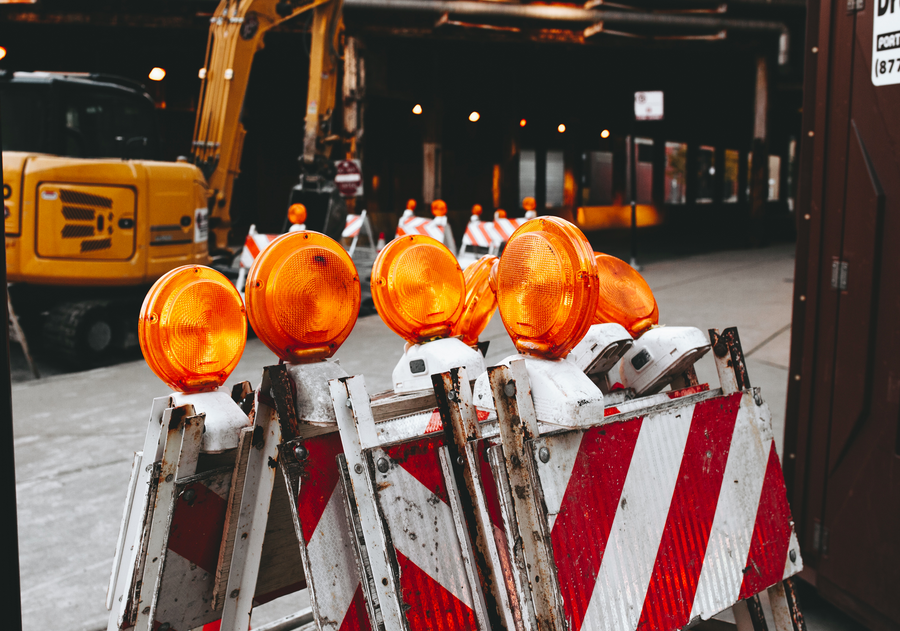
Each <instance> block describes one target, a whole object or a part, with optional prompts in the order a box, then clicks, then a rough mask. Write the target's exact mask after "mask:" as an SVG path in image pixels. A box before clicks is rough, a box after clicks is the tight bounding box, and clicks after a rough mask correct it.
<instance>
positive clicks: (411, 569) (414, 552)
mask: <svg viewBox="0 0 900 631" xmlns="http://www.w3.org/2000/svg"><path fill="white" fill-rule="evenodd" d="M442 444H443V443H442V437H441V436H426V437H423V438H421V439H418V440H415V441H411V442H407V443H403V444H401V445H396V446H393V447H387V448H384V449H383V450H382V449H375V450H373V456H374V458H375V461H376V462H378V461H379V459H380V458H386V459H387V460H388V462H389V463H390V466H389V468H388V469H387V471H386V472H381V470H380V469H379V470H378V472H377V473H376V474H375V476H376V482H377V484H376V486H377V488H378V497H379V505H380V506H381V507H382V508H383V512H382V518H383V519H384V520H385V522H386V524H387V526H388V528H389V529H390V532H391V541H392V543H393V546H394V552H395V555H396V559H397V564H398V566H399V571H400V572H399V574H400V577H399V584H400V591H401V594H400V596H401V600H402V602H404V603H405V604H406V605H407V606H408V607H409V609H408V610H406V611H405V615H406V619H407V622H408V624H409V629H410V630H411V631H417V630H418V629H423V630H424V629H438V630H441V631H455V630H460V629H477V628H478V623H477V618H476V614H475V606H476V605H475V598H474V597H473V594H472V590H471V587H470V584H469V579H468V576H467V572H466V566H465V561H464V560H463V559H464V556H465V555H464V553H463V552H462V546H461V545H460V542H459V538H458V536H457V529H456V524H455V522H454V519H453V513H452V511H451V509H450V499H449V495H448V489H447V486H446V483H445V481H444V477H443V474H442V468H441V463H440V457H439V453H438V452H439V449H440V447H441V445H442Z"/></svg>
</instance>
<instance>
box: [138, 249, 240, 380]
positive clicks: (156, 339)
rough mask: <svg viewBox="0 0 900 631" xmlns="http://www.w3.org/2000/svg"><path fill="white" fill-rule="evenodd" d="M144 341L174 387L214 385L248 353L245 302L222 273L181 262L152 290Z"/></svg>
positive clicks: (142, 320) (141, 322) (150, 360)
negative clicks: (179, 265)
mask: <svg viewBox="0 0 900 631" xmlns="http://www.w3.org/2000/svg"><path fill="white" fill-rule="evenodd" d="M138 341H139V342H140V345H141V351H142V352H143V353H144V358H145V359H146V360H147V364H148V365H149V366H150V369H151V370H152V371H153V372H154V373H155V374H156V376H157V377H159V378H160V379H162V380H163V381H164V382H165V384H166V385H167V386H169V387H170V388H172V389H173V390H178V391H180V392H201V391H204V390H214V389H215V388H218V387H219V386H221V385H222V384H223V383H225V380H226V379H228V375H230V374H231V372H232V371H233V370H234V369H235V367H236V366H237V364H238V361H240V359H241V355H242V354H243V352H244V345H245V344H246V343H247V316H246V313H245V311H244V302H243V300H241V295H240V294H239V293H238V291H237V289H235V288H234V285H232V284H231V282H229V280H228V279H227V278H225V277H224V276H223V275H222V274H220V273H219V272H217V271H215V270H213V269H210V268H208V267H204V266H202V265H185V266H183V267H178V268H176V269H173V270H172V271H170V272H168V273H167V274H165V275H164V276H162V277H161V278H160V279H159V280H157V281H156V283H155V284H154V285H153V287H151V288H150V291H149V292H148V293H147V297H146V298H145V299H144V304H143V306H142V307H141V314H140V317H139V319H138Z"/></svg>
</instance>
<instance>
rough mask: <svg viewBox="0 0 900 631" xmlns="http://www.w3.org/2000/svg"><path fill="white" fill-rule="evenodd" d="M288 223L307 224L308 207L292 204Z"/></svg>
mask: <svg viewBox="0 0 900 631" xmlns="http://www.w3.org/2000/svg"><path fill="white" fill-rule="evenodd" d="M288 221H290V222H291V223H292V224H300V223H306V206H304V205H303V204H291V207H290V208H288Z"/></svg>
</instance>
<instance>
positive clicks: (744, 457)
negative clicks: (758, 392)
mask: <svg viewBox="0 0 900 631" xmlns="http://www.w3.org/2000/svg"><path fill="white" fill-rule="evenodd" d="M747 398H748V397H744V401H742V402H741V407H740V408H739V410H738V416H737V420H736V421H735V424H734V434H733V435H732V438H731V447H730V449H729V452H728V462H727V463H726V464H725V473H724V475H723V476H722V490H721V491H719V502H718V504H717V505H716V516H715V517H714V518H713V524H712V529H711V530H710V533H709V542H708V543H707V545H706V555H705V556H704V557H703V569H702V570H701V571H700V580H699V581H698V582H697V592H696V595H695V596H694V605H693V608H692V609H691V619H693V618H694V617H696V616H701V617H702V618H704V619H706V618H709V617H710V616H712V615H713V614H715V613H718V612H719V611H721V610H722V609H724V608H725V607H728V606H730V605H731V604H732V603H734V602H736V601H737V599H738V596H739V595H740V591H741V583H742V582H743V580H744V572H743V570H744V563H745V562H746V561H747V555H748V554H749V553H750V542H751V539H752V537H753V527H754V525H755V524H756V512H757V509H758V508H759V498H760V495H761V494H762V487H763V481H764V480H765V477H766V465H767V464H768V460H769V458H768V456H769V448H770V444H771V441H769V440H762V441H761V440H760V431H759V428H758V427H757V425H756V423H755V422H754V417H753V415H752V414H749V413H748V410H747V407H746V405H745V401H746V400H747ZM751 401H752V399H751Z"/></svg>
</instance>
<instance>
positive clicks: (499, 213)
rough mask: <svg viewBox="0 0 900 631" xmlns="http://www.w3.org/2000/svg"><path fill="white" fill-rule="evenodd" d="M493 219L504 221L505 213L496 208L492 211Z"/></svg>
mask: <svg viewBox="0 0 900 631" xmlns="http://www.w3.org/2000/svg"><path fill="white" fill-rule="evenodd" d="M494 219H506V211H505V210H503V209H502V208H498V209H497V210H495V211H494Z"/></svg>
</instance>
